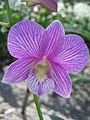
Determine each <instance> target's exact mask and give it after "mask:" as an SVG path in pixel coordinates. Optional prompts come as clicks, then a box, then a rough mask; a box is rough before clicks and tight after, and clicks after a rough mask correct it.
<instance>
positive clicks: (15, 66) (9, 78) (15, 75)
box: [2, 59, 34, 84]
mask: <svg viewBox="0 0 90 120" xmlns="http://www.w3.org/2000/svg"><path fill="white" fill-rule="evenodd" d="M33 61H34V59H20V60H17V61H15V62H14V63H12V64H11V65H10V67H9V68H8V70H7V71H6V73H5V75H4V77H3V80H2V82H3V83H6V84H12V83H18V82H21V81H23V80H26V79H27V78H28V75H29V72H30V70H31V68H33V66H34V62H33Z"/></svg>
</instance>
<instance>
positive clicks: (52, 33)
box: [45, 20, 65, 57]
mask: <svg viewBox="0 0 90 120" xmlns="http://www.w3.org/2000/svg"><path fill="white" fill-rule="evenodd" d="M46 31H47V32H48V34H49V38H50V41H49V43H48V47H47V49H46V52H45V56H46V57H50V56H51V55H52V54H53V55H52V56H53V57H54V56H55V54H56V51H55V49H54V48H55V47H56V44H57V43H58V41H60V38H61V37H62V36H64V34H65V32H64V27H63V25H62V24H61V22H60V21H58V20H55V21H53V22H52V23H51V24H50V25H49V26H48V28H47V29H46Z"/></svg>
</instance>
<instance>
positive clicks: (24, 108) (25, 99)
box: [21, 88, 30, 116]
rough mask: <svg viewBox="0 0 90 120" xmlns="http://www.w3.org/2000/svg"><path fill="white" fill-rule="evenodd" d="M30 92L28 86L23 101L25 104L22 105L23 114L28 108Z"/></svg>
mask: <svg viewBox="0 0 90 120" xmlns="http://www.w3.org/2000/svg"><path fill="white" fill-rule="evenodd" d="M29 94H30V92H29V90H28V88H27V91H26V94H25V98H24V101H23V105H22V112H21V113H22V115H23V116H24V114H25V110H26V107H27V100H28V97H29Z"/></svg>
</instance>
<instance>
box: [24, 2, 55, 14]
mask: <svg viewBox="0 0 90 120" xmlns="http://www.w3.org/2000/svg"><path fill="white" fill-rule="evenodd" d="M22 2H26V3H27V5H29V6H35V5H42V6H44V7H45V8H46V9H48V10H49V11H52V12H56V11H57V1H56V0H22Z"/></svg>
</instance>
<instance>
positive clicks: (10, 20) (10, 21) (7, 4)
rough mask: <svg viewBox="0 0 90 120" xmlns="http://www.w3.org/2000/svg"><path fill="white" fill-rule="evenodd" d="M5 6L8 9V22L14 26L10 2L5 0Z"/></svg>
mask: <svg viewBox="0 0 90 120" xmlns="http://www.w3.org/2000/svg"><path fill="white" fill-rule="evenodd" d="M5 6H6V9H7V16H8V20H9V25H10V26H12V17H11V11H10V7H9V3H8V0H5Z"/></svg>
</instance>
